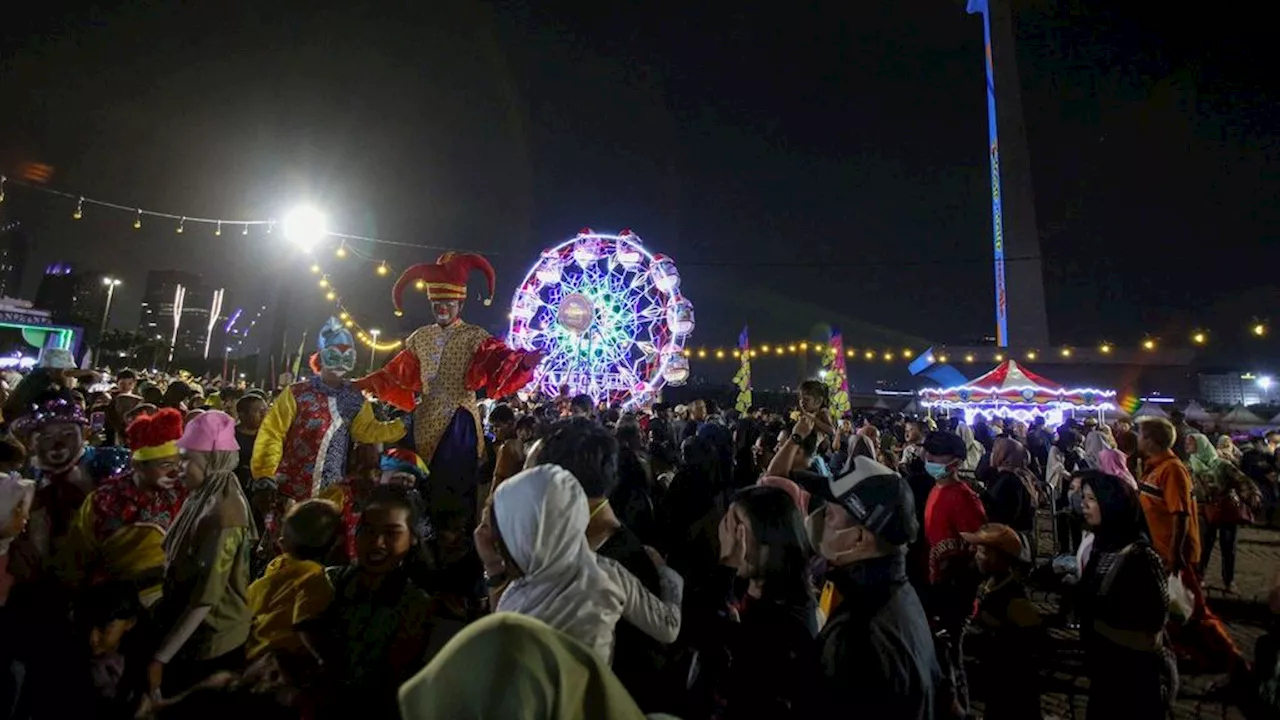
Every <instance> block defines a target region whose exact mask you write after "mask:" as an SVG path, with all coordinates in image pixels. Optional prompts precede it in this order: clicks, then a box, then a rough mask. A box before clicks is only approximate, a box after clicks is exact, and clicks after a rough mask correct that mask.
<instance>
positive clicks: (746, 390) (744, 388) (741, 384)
mask: <svg viewBox="0 0 1280 720" xmlns="http://www.w3.org/2000/svg"><path fill="white" fill-rule="evenodd" d="M738 351H739V355H741V356H742V367H740V368H738V374H737V375H734V376H733V384H734V385H737V386H738V402H737V404H736V405H734V408H735V409H736V410H737V411H738V412H739V413H741V414H743V415H746V414H747V413H749V412H751V343H750V342H749V341H748V340H747V326H745V325H743V326H742V334H741V335H739V336H738Z"/></svg>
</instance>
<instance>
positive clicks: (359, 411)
mask: <svg viewBox="0 0 1280 720" xmlns="http://www.w3.org/2000/svg"><path fill="white" fill-rule="evenodd" d="M355 365H356V350H355V341H354V339H353V338H352V337H351V331H349V330H347V328H346V327H345V326H343V324H342V322H341V321H340V320H338V319H337V318H333V317H331V318H329V321H328V322H326V323H325V324H324V327H322V328H320V337H319V340H318V343H317V352H316V354H315V355H313V356H312V357H311V366H312V370H314V371H315V373H316V376H315V377H314V378H312V379H310V380H305V381H303V382H299V383H294V384H293V385H290V386H289V387H288V388H285V390H284V391H283V392H281V393H280V396H279V397H278V398H276V401H275V404H274V405H272V406H271V410H269V411H268V412H267V416H266V418H265V419H264V420H263V421H262V426H261V427H260V428H259V429H258V437H257V439H256V440H255V441H254V444H253V458H252V460H251V461H250V463H249V469H250V472H251V473H252V475H253V479H254V484H253V497H254V507H255V509H256V510H257V511H258V512H259V513H261V514H262V515H263V516H264V518H262V519H265V516H266V515H268V514H270V515H271V516H272V522H268V523H265V526H266V535H267V536H268V537H269V538H270V540H269V541H268V542H267V543H265V546H266V547H267V548H269V549H271V552H274V548H275V542H274V538H275V537H276V536H277V535H278V532H279V525H280V524H279V521H278V520H279V518H281V517H283V514H284V513H283V511H284V510H285V509H286V507H285V506H286V505H288V504H289V503H290V502H301V501H303V500H310V499H311V498H313V497H318V498H321V499H323V500H329V501H331V502H333V503H335V504H337V505H338V506H339V507H342V506H343V492H342V488H341V487H340V483H341V481H342V480H343V478H344V477H346V472H347V450H348V448H349V447H350V446H351V443H352V441H355V442H357V443H368V444H378V443H393V442H396V441H397V440H399V439H400V438H402V437H404V435H405V432H406V429H405V424H404V422H403V421H401V420H391V421H387V422H381V421H379V420H378V419H377V418H376V417H375V416H374V414H373V406H372V405H371V404H370V403H369V401H367V400H365V398H364V395H363V394H362V393H361V392H360V390H359V389H358V388H357V387H356V386H355V384H353V383H352V382H351V381H349V380H347V379H346V376H347V374H349V373H350V372H351V371H352V370H354V369H355Z"/></svg>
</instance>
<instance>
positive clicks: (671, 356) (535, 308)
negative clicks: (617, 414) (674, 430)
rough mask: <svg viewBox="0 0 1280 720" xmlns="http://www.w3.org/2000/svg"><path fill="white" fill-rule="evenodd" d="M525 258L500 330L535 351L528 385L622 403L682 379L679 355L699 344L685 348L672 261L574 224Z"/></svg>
mask: <svg viewBox="0 0 1280 720" xmlns="http://www.w3.org/2000/svg"><path fill="white" fill-rule="evenodd" d="M532 265H533V266H532V267H530V268H529V270H528V271H527V272H526V273H525V276H524V279H523V281H522V282H521V283H520V284H519V285H517V286H516V289H515V292H514V295H513V297H512V301H511V306H510V311H509V314H510V320H509V324H508V333H507V342H509V343H510V344H511V346H512V347H514V348H518V349H522V350H538V351H540V352H541V353H542V354H543V358H542V361H541V362H540V363H539V364H538V367H537V368H536V369H535V371H534V377H533V381H532V383H531V384H530V386H529V388H528V389H529V390H533V389H534V388H537V389H538V390H541V391H543V392H547V393H550V394H556V393H558V392H560V388H561V387H563V386H566V385H567V386H568V387H570V388H571V389H572V391H573V392H574V393H575V394H578V393H582V394H586V395H589V396H591V397H592V398H594V399H595V400H596V401H608V402H610V403H617V404H618V405H620V406H621V407H622V408H624V409H628V408H634V407H637V406H641V405H645V404H647V403H651V402H653V401H654V398H655V397H657V395H658V393H659V392H660V391H661V389H662V387H663V386H664V385H666V384H679V383H682V382H685V381H686V380H687V379H688V377H689V371H688V363H689V362H691V361H690V360H688V359H687V358H689V357H691V356H692V355H693V354H694V353H697V352H699V351H698V349H697V348H694V349H693V351H692V352H691V351H690V350H689V349H688V348H687V347H686V345H687V338H688V336H689V334H690V333H691V332H692V330H693V328H694V325H695V321H694V314H693V304H692V303H691V302H689V300H688V299H686V298H684V297H683V296H682V295H681V294H680V293H679V291H678V289H679V271H678V270H677V269H676V267H675V263H674V262H672V261H670V260H669V259H664V258H662V257H661V256H654V255H653V254H652V253H651V252H650V251H649V250H648V249H646V248H645V247H644V245H643V244H642V243H641V241H640V238H638V237H637V236H635V235H634V234H633V233H628V234H617V235H612V234H605V233H597V232H594V231H592V230H590V229H583V230H582V231H581V232H579V233H578V234H577V235H576V236H575V237H572V238H570V239H568V240H565V241H564V242H561V243H559V244H558V245H554V246H551V247H548V248H547V249H546V250H544V251H543V252H542V253H541V254H540V255H539V257H538V258H537V261H536V262H535V263H533V264H532ZM659 282H661V286H660V285H659ZM663 288H666V290H664V289H663ZM714 352H715V350H714V349H711V350H707V349H703V350H702V351H701V354H700V355H699V356H700V357H705V358H710V357H711V356H712V355H713V353H714Z"/></svg>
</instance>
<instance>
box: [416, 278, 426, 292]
mask: <svg viewBox="0 0 1280 720" xmlns="http://www.w3.org/2000/svg"><path fill="white" fill-rule="evenodd" d="M413 288H414V289H415V290H426V289H427V281H426V280H418V281H417V282H415V283H414V284H413Z"/></svg>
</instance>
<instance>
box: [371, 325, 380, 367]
mask: <svg viewBox="0 0 1280 720" xmlns="http://www.w3.org/2000/svg"><path fill="white" fill-rule="evenodd" d="M369 334H370V335H372V336H373V342H372V343H371V344H370V345H369V372H373V361H374V359H375V358H377V357H378V336H379V335H381V334H382V331H381V330H379V329H377V328H373V329H372V330H370V331H369Z"/></svg>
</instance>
